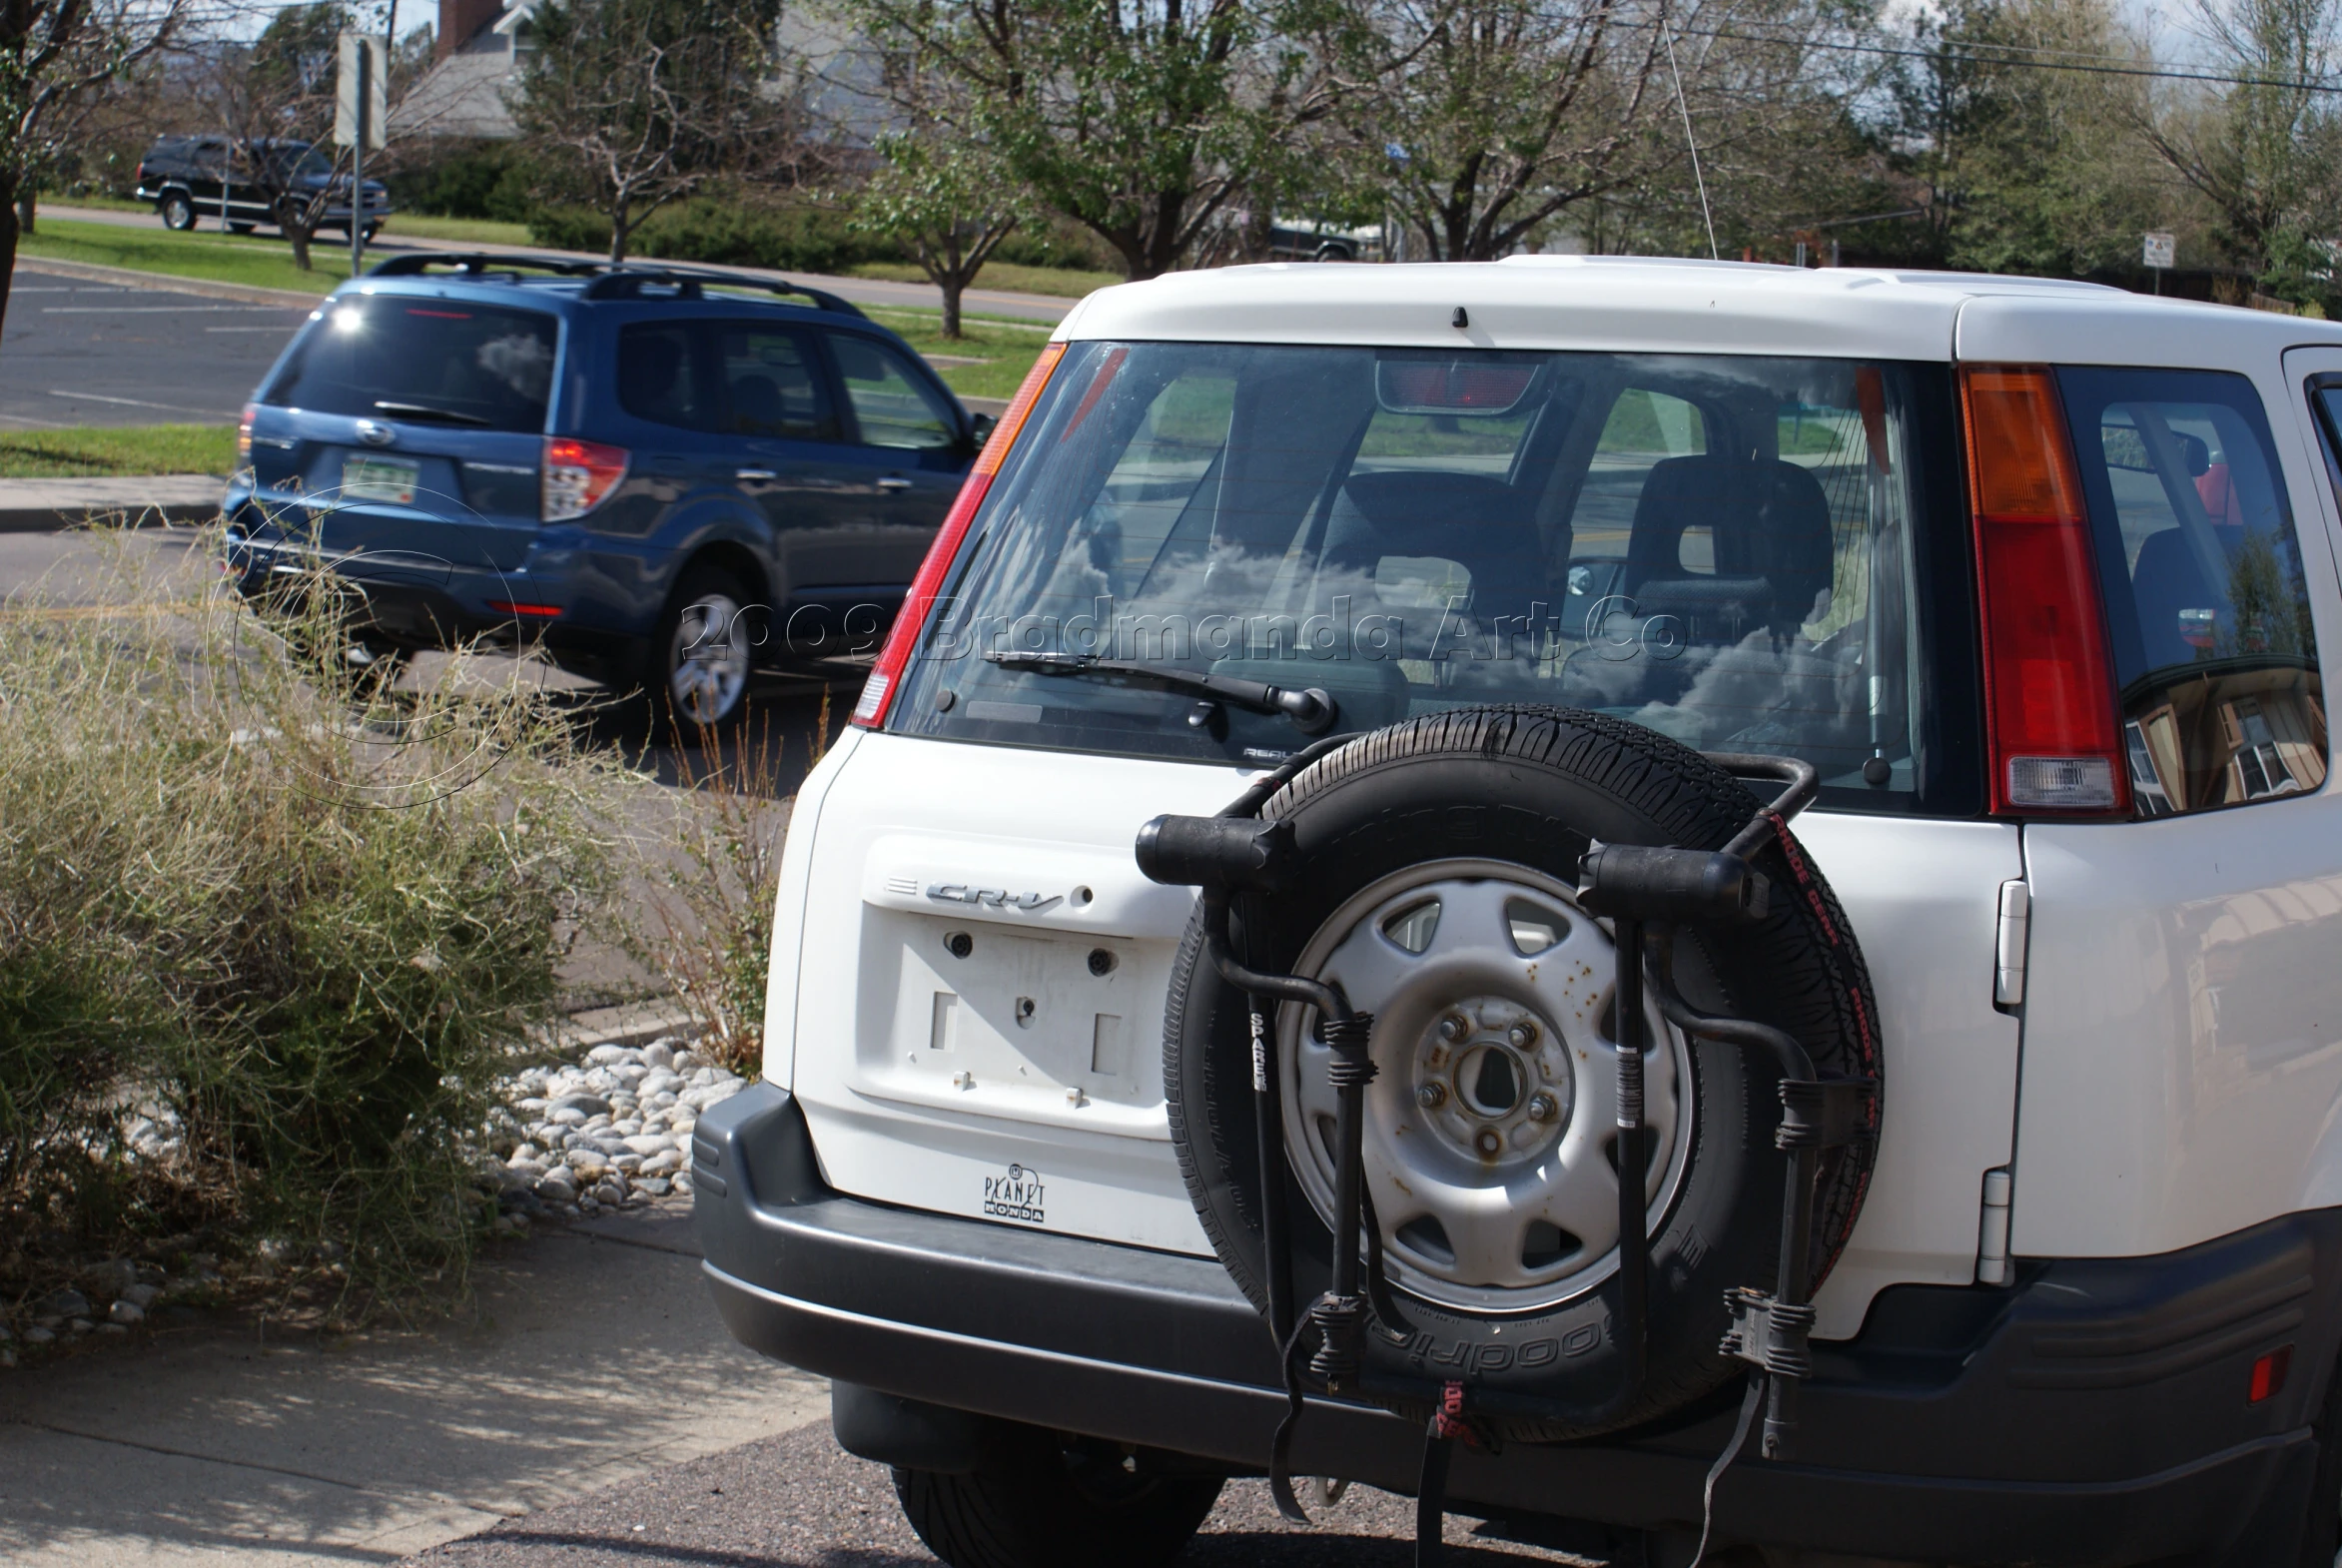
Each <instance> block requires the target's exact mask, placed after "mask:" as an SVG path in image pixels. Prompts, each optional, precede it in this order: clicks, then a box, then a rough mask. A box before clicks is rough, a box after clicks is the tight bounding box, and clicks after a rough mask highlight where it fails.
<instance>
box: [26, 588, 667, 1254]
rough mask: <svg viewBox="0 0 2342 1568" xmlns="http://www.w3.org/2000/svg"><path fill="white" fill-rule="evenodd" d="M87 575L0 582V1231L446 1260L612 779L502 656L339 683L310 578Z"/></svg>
mask: <svg viewBox="0 0 2342 1568" xmlns="http://www.w3.org/2000/svg"><path fill="white" fill-rule="evenodd" d="M111 586H112V587H113V589H114V590H115V592H114V594H113V597H115V598H116V599H118V600H121V601H123V602H117V603H113V604H108V605H106V606H104V607H102V608H100V609H98V610H96V611H94V612H93V611H90V610H82V609H75V608H73V607H70V606H64V605H58V604H55V603H52V602H48V601H47V600H45V599H44V598H42V597H41V596H39V595H34V596H32V597H30V598H26V597H19V598H17V599H15V600H12V601H11V602H10V604H9V605H8V606H7V607H6V608H5V610H4V611H0V1253H6V1252H9V1251H13V1250H16V1249H18V1248H21V1247H23V1246H25V1245H26V1244H28V1242H30V1241H33V1240H34V1239H36V1238H43V1239H42V1240H41V1244H45V1245H47V1246H49V1247H52V1248H60V1247H72V1248H77V1249H86V1248H89V1247H94V1246H109V1247H111V1246H123V1245H128V1244H130V1242H131V1240H132V1238H134V1237H135V1236H137V1235H138V1234H140V1233H142V1232H145V1233H153V1232H155V1231H157V1230H161V1229H165V1228H174V1229H176V1228H185V1227H188V1226H191V1225H201V1226H203V1227H205V1228H207V1229H208V1230H210V1231H211V1232H212V1233H214V1234H216V1235H226V1236H229V1237H233V1236H235V1235H237V1234H243V1235H246V1236H258V1235H269V1236H273V1237H282V1238H286V1239H288V1240H290V1241H292V1242H296V1243H303V1244H316V1243H325V1242H331V1243H335V1245H336V1246H338V1247H339V1248H340V1251H341V1255H342V1256H344V1257H345V1258H346V1259H347V1263H346V1267H347V1270H348V1276H349V1278H350V1280H351V1282H352V1283H353V1284H356V1285H360V1286H365V1287H369V1288H373V1289H380V1288H381V1287H384V1286H391V1287H396V1286H399V1285H403V1284H410V1283H412V1282H413V1281H414V1280H415V1279H417V1278H420V1277H423V1276H425V1275H426V1274H429V1273H432V1272H433V1271H437V1270H441V1269H444V1268H446V1267H447V1266H448V1265H450V1264H454V1265H460V1263H461V1261H462V1260H463V1258H464V1257H465V1256H466V1254H467V1252H468V1248H469V1244H470V1242H471V1240H472V1238H473V1237H474V1236H475V1235H476V1234H477V1233H478V1232H479V1230H480V1228H481V1227H482V1226H483V1224H484V1222H485V1219H486V1217H487V1216H486V1214H485V1212H484V1211H483V1208H482V1201H481V1198H480V1194H479V1193H478V1191H477V1190H476V1189H475V1188H474V1187H473V1185H472V1174H473V1169H474V1162H475V1160H476V1158H477V1142H478V1130H479V1129H480V1127H481V1125H482V1122H483V1119H484V1117H485V1114H486V1110H487V1106H488V1099H489V1090H490V1086H491V1084H492V1082H493V1080H494V1078H495V1077H496V1075H497V1074H498V1073H499V1072H502V1071H507V1070H508V1069H509V1068H510V1067H511V1065H512V1063H513V1060H514V1053H515V1052H516V1051H519V1050H521V1049H522V1047H523V1044H524V1041H525V1039H526V1038H527V1032H528V1031H529V1030H530V1028H531V1027H532V1026H533V1025H537V1024H539V1023H542V1022H543V1021H544V1020H546V1019H547V1018H548V1017H549V1016H550V1014H551V1013H552V1011H553V1008H554V1006H555V1003H556V1001H557V996H558V991H557V982H556V973H555V972H556V967H557V966H558V964H559V962H560V960H561V957H562V954H563V951H564V948H565V945H566V943H567V942H568V941H569V940H570V939H571V937H572V936H573V935H574V933H575V931H576V929H577V927H578V924H579V922H580V921H582V920H584V919H586V918H587V917H589V916H591V915H592V914H593V913H594V912H595V911H596V910H597V908H598V907H599V906H600V904H601V903H602V901H603V900H604V897H605V895H606V894H607V892H608V890H609V889H610V887H611V886H612V884H613V880H614V870H615V866H616V864H617V856H618V852H619V850H620V848H621V846H620V845H619V844H618V843H616V842H615V841H614V840H613V838H612V837H611V835H610V833H609V832H608V831H607V830H606V829H605V828H604V827H603V826H601V825H602V824H604V823H607V822H610V821H613V820H616V817H617V815H618V813H616V812H615V811H613V810H612V809H611V801H612V800H613V798H614V793H613V792H615V791H618V790H621V789H624V788H627V787H628V781H627V779H626V778H625V776H623V775H621V774H620V773H619V772H618V771H617V770H616V769H614V768H612V767H610V766H608V765H607V764H604V763H601V762H599V761H597V760H595V759H594V758H593V757H591V756H589V755H586V754H583V753H581V752H580V751H579V750H578V749H577V748H576V746H575V745H574V744H573V741H572V728H571V724H570V722H569V719H568V716H566V715H564V714H563V713H561V712H559V711H557V710H556V709H555V708H554V707H553V706H552V705H551V704H549V703H548V702H547V700H546V699H545V698H544V697H543V696H542V695H540V694H539V692H538V691H537V689H536V686H535V683H534V682H533V681H531V680H529V679H527V678H526V672H525V671H524V670H522V671H515V673H514V674H513V676H512V678H510V679H506V680H502V681H493V682H482V681H479V680H476V679H474V680H470V681H463V682H446V683H442V685H441V688H440V689H439V690H436V691H432V692H425V693H421V694H411V693H398V694H396V695H395V696H392V695H390V694H385V693H382V692H376V691H371V690H369V689H367V688H366V687H365V686H363V685H362V684H359V683H358V682H357V681H356V680H355V679H354V678H353V677H352V676H351V675H350V674H349V673H348V672H347V670H346V668H345V666H343V665H342V664H341V662H340V661H339V657H338V655H339V653H340V650H341V649H342V647H343V645H344V639H343V638H341V637H340V636H339V635H338V634H337V625H338V622H337V615H338V613H339V608H340V607H339V606H338V605H337V603H336V599H335V594H334V593H333V592H332V591H331V589H330V585H328V584H323V583H321V584H315V585H313V586H315V587H319V588H325V589H327V590H328V591H321V592H315V593H311V594H308V595H305V596H304V597H303V599H302V602H301V603H300V604H299V605H298V606H297V607H296V608H294V609H293V610H291V611H290V612H289V614H288V615H286V616H280V617H276V618H265V617H262V616H258V615H256V614H255V613H254V612H253V611H252V610H250V609H249V608H247V607H246V606H244V605H243V604H242V602H241V601H240V600H238V599H237V598H236V597H235V596H234V595H233V594H232V593H230V592H228V591H226V590H225V589H215V590H212V591H209V592H204V591H201V590H195V591H193V593H192V595H191V596H188V597H183V598H180V599H178V600H176V601H168V602H167V601H163V600H161V599H159V598H158V597H157V596H156V594H155V591H154V590H153V589H152V588H151V587H149V586H147V585H146V584H144V583H142V582H140V581H139V580H137V574H136V573H135V571H134V570H132V569H131V566H130V563H129V562H128V561H127V560H126V559H125V558H123V557H121V556H120V555H117V556H116V557H115V570H114V571H113V572H112V573H111ZM182 591H183V592H185V591H188V590H184V589H183V590H182ZM126 1124H135V1127H136V1129H137V1133H136V1136H135V1137H134V1136H133V1135H132V1134H131V1133H130V1132H128V1131H126ZM157 1127H159V1128H160V1129H161V1130H162V1136H158V1135H157V1133H156V1131H155V1130H156V1128H157ZM328 1250H329V1251H331V1250H333V1248H328Z"/></svg>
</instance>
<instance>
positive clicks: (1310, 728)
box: [984, 653, 1340, 735]
mask: <svg viewBox="0 0 2342 1568" xmlns="http://www.w3.org/2000/svg"><path fill="white" fill-rule="evenodd" d="M984 657H985V661H986V662H987V663H990V664H998V665H999V666H1000V667H1001V668H1002V669H1008V670H1026V671H1029V672H1031V673H1032V674H1035V675H1120V676H1122V677H1124V678H1125V679H1127V680H1135V681H1139V682H1142V683H1144V684H1147V685H1151V686H1159V687H1161V688H1163V689H1164V690H1165V691H1176V692H1182V693H1184V694H1186V695H1188V696H1191V697H1200V698H1202V699H1203V700H1205V701H1207V702H1224V703H1226V704H1228V705H1229V706H1230V707H1236V708H1242V709H1243V710H1244V711H1246V712H1247V713H1269V714H1282V715H1284V716H1285V717H1286V718H1288V719H1291V720H1292V721H1293V727H1294V728H1295V729H1297V730H1299V731H1300V732H1301V733H1302V734H1304V735H1322V734H1324V733H1325V732H1326V731H1327V730H1329V729H1331V728H1333V721H1334V719H1335V718H1336V717H1338V716H1339V713H1340V709H1339V708H1338V707H1337V706H1336V704H1335V703H1334V700H1333V698H1332V697H1331V696H1330V695H1329V694H1327V693H1326V692H1325V691H1324V690H1323V689H1321V688H1319V687H1315V686H1311V687H1307V688H1302V687H1296V686H1271V685H1268V684H1267V683H1266V682H1264V681H1257V680H1240V679H1238V678H1237V677H1235V676H1233V675H1201V674H1197V673H1196V672H1195V671H1193V670H1190V669H1181V668H1179V667H1178V666H1177V665H1175V664H1149V663H1146V662H1144V661H1142V660H1139V659H1107V658H1100V657H1099V656H1098V655H1097V654H1095V653H987V654H986V655H985V656H984Z"/></svg>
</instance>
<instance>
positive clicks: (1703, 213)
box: [1659, 20, 1724, 262]
mask: <svg viewBox="0 0 2342 1568" xmlns="http://www.w3.org/2000/svg"><path fill="white" fill-rule="evenodd" d="M1659 36H1660V37H1661V38H1663V39H1665V40H1666V42H1667V74H1668V75H1669V76H1672V77H1674V78H1675V108H1676V112H1677V113H1678V114H1680V115H1682V116H1683V139H1684V145H1685V146H1686V147H1689V148H1690V149H1691V150H1692V181H1693V183H1694V184H1696V185H1698V186H1699V188H1700V221H1701V222H1702V223H1705V224H1706V225H1707V226H1708V260H1710V261H1712V262H1720V261H1722V260H1724V256H1723V253H1722V252H1720V251H1718V250H1717V249H1716V215H1715V214H1714V213H1711V212H1710V211H1708V180H1707V177H1706V176H1705V175H1703V174H1701V173H1700V143H1699V139H1698V138H1697V137H1695V136H1693V135H1692V110H1691V106H1690V105H1689V104H1687V103H1685V102H1684V98H1683V72H1681V71H1679V70H1677V69H1676V65H1675V28H1674V26H1673V25H1672V24H1670V23H1668V22H1667V21H1665V20H1662V21H1661V22H1660V24H1659Z"/></svg>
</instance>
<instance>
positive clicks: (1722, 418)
mask: <svg viewBox="0 0 2342 1568" xmlns="http://www.w3.org/2000/svg"><path fill="white" fill-rule="evenodd" d="M1950 388H1951V378H1950V372H1949V369H1948V368H1947V367H1944V366H1906V365H1900V364H1888V363H1863V362H1855V361H1844V360H1798V359H1772V358H1757V357H1722V356H1712V357H1711V356H1697V357H1696V356H1635V355H1610V354H1576V353H1515V352H1498V351H1485V352H1463V353H1456V352H1449V351H1435V352H1424V351H1401V350H1373V349H1355V348H1302V347H1282V346H1247V345H1207V344H1167V343H1124V344H1117V343H1082V344H1076V345H1073V346H1072V347H1071V348H1070V349H1069V351H1068V352H1067V355H1066V358H1065V360H1064V362H1063V363H1062V364H1061V365H1060V366H1059V368H1058V370H1057V372H1056V374H1055V375H1054V376H1053V377H1052V379H1051V382H1050V386H1049V389H1048V391H1047V392H1046V393H1045V395H1044V397H1043V399H1042V402H1041V403H1040V405H1039V406H1038V407H1037V408H1036V409H1035V411H1034V414H1033V417H1032V419H1031V421H1030V422H1029V423H1028V425H1027V426H1026V431H1025V434H1024V435H1023V437H1022V438H1021V439H1020V440H1019V442H1018V444H1017V447H1016V449H1015V450H1014V451H1013V452H1012V453H1011V455H1010V457H1009V459H1008V463H1007V466H1006V468H1005V469H1004V471H1003V473H1002V475H1001V478H1000V481H999V483H998V484H997V485H996V487H995V489H994V491H993V494H992V496H991V498H990V500H989V501H988V503H987V505H986V507H985V510H984V513H983V515H982V517H981V518H980V519H979V522H978V527H977V533H976V536H975V537H974V538H973V539H972V540H971V542H970V544H969V546H968V547H967V548H965V549H964V550H963V551H962V554H961V557H960V559H959V561H958V562H957V564H956V567H955V575H954V578H953V579H952V580H951V581H950V582H949V583H947V586H946V590H945V591H946V604H945V609H944V613H942V614H941V615H940V616H939V617H938V618H937V619H936V621H935V623H934V624H933V625H932V626H931V627H930V628H929V632H928V635H927V637H926V638H925V640H924V642H923V644H922V646H921V647H920V648H919V650H918V652H917V654H916V656H915V658H914V660H913V663H912V667H911V669H910V670H909V672H908V674H907V681H906V684H905V686H904V688H903V690H902V694H901V697H900V698H899V700H898V702H897V703H896V705H895V707H894V713H893V718H892V720H891V725H890V727H892V728H895V729H898V730H908V731H911V732H915V733H922V734H929V735H936V736H941V737H949V738H954V739H962V740H969V741H978V742H988V743H994V744H1003V745H1017V746H1040V747H1057V748H1068V749H1079V750H1086V751H1112V752H1122V753H1128V754H1134V755H1145V756H1158V757H1178V758H1190V759H1195V760H1214V761H1225V762H1242V763H1258V762H1261V761H1266V760H1270V759H1273V758H1276V757H1280V756H1283V755H1285V754H1287V753H1289V752H1291V751H1293V750H1295V749H1297V748H1298V747H1299V746H1300V745H1302V744H1305V743H1306V740H1307V737H1306V736H1304V735H1302V734H1301V733H1300V732H1299V731H1298V730H1296V728H1295V727H1294V726H1293V725H1292V724H1291V723H1290V722H1289V721H1288V720H1286V719H1284V718H1282V717H1280V716H1276V715H1266V714H1259V713H1253V712H1249V711H1245V710H1243V709H1242V708H1240V707H1236V706H1230V705H1225V704H1215V705H1207V706H1198V704H1197V701H1196V699H1195V697H1194V696H1192V695H1191V694H1185V693H1181V692H1178V691H1175V690H1167V689H1163V688H1162V687H1161V686H1160V685H1158V684H1150V683H1148V682H1147V681H1145V680H1143V679H1134V678H1131V677H1129V676H1128V675H1123V674H1114V673H1109V672H1104V671H1099V670H1086V671H1082V672H1079V673H1077V674H1074V675H1072V676H1069V675H1067V674H1063V673H1059V674H1045V673H1040V672H1037V671H1035V670H1033V669H1030V668H1018V667H1014V664H1013V662H1012V664H1010V665H1004V664H1002V663H1000V662H996V660H997V659H998V658H999V657H1000V656H1001V655H1004V654H1007V655H1011V656H1012V658H1013V656H1014V655H1018V654H1027V655H1030V654H1046V655H1058V656H1061V659H1062V658H1063V656H1071V657H1072V658H1074V659H1080V658H1085V657H1092V656H1095V657H1100V658H1109V659H1119V660H1136V661H1141V662H1144V663H1146V664H1148V665H1150V666H1153V667H1157V668H1172V669H1177V670H1182V671H1187V672H1191V673H1198V674H1201V673H1210V674H1218V675H1228V676H1235V677H1239V678H1242V679H1246V680H1253V681H1262V682H1267V683H1270V684H1273V685H1278V686H1284V687H1304V688H1307V687H1314V688H1320V689H1322V690H1324V691H1326V692H1328V693H1329V694H1330V695H1331V696H1332V697H1333V698H1334V700H1335V702H1336V703H1337V704H1338V706H1339V709H1340V713H1339V718H1338V722H1337V724H1336V726H1335V727H1336V728H1337V729H1338V730H1344V731H1347V730H1365V729H1371V728H1374V727H1376V726H1379V725H1383V724H1388V723H1391V722H1394V721H1396V720H1398V719H1401V718H1404V717H1407V716H1408V715H1410V714H1419V713H1424V712H1428V711H1435V710H1438V709H1442V708H1450V707H1458V706H1464V705H1468V704H1481V703H1487V702H1504V701H1521V702H1545V703H1564V704H1569V705H1573V706H1581V707H1591V708H1597V709H1601V710H1603V711H1606V712H1610V713H1615V714H1617V715H1619V716H1621V717H1625V718H1630V719H1633V720H1635V721H1636V722H1638V723H1641V724H1646V725H1649V726H1651V727H1652V728H1655V729H1659V730H1661V731H1663V732H1665V733H1667V734H1669V735H1672V736H1675V737H1676V738H1678V739H1680V740H1683V741H1685V742H1687V743H1689V744H1691V745H1694V746H1698V747H1701V748H1704V749H1709V750H1738V751H1776V752H1792V753H1795V754H1798V755H1801V756H1805V757H1807V758H1809V759H1811V760H1812V761H1813V762H1815V763H1816V764H1817V765H1818V766H1819V767H1820V768H1821V770H1822V773H1823V776H1824V779H1825V781H1826V783H1827V786H1828V787H1829V788H1830V790H1831V792H1832V795H1833V796H1834V797H1840V798H1842V800H1843V803H1845V804H1849V805H1865V806H1870V807H1873V808H1878V809H1891V810H1914V809H1919V810H1927V811H1929V812H1931V813H1937V812H1947V813H1965V812H1967V811H1971V810H1973V809H1976V800H1977V789H1976V784H1975V779H1974V777H1973V769H1974V767H1975V765H1976V764H1975V756H1974V752H1975V748H1974V745H1973V743H1972V740H1968V739H1966V737H1970V736H1972V735H1973V734H1974V733H1975V721H1974V718H1973V704H1974V700H1975V694H1974V680H1975V676H1974V666H1975V657H1974V652H1973V636H1974V633H1973V630H1972V616H1973V607H1972V604H1971V603H1970V596H1969V593H1968V590H1967V586H1966V585H1967V580H1968V579H1967V567H1966V559H1967V557H1966V553H1965V551H1966V541H1965V531H1966V530H1965V518H1964V517H1963V516H1962V515H1961V514H1960V509H1959V495H1958V490H1957V487H1956V481H1955V480H1954V479H1953V477H1952V474H1953V465H1954V461H1955V456H1954V452H1953V450H1952V428H1953V415H1952V398H1951V392H1950ZM1947 737H1951V738H1950V739H1948V738H1947Z"/></svg>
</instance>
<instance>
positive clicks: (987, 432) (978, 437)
mask: <svg viewBox="0 0 2342 1568" xmlns="http://www.w3.org/2000/svg"><path fill="white" fill-rule="evenodd" d="M1000 422H1001V421H1000V420H998V419H996V418H994V417H993V416H992V415H991V414H989V413H972V414H970V415H969V416H968V449H969V450H970V451H972V452H975V451H982V450H984V443H985V442H987V441H989V440H991V439H992V432H993V431H994V430H995V429H996V428H998V427H999V425H1000Z"/></svg>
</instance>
